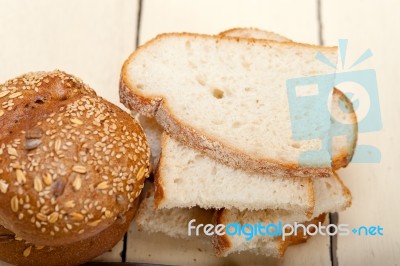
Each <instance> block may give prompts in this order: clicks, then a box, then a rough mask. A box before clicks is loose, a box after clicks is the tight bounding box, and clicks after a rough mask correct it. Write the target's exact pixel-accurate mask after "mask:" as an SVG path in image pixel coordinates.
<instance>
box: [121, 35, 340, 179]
mask: <svg viewBox="0 0 400 266" xmlns="http://www.w3.org/2000/svg"><path fill="white" fill-rule="evenodd" d="M170 36H189V37H192V38H206V39H212V40H214V41H215V42H219V41H230V40H235V41H237V42H244V43H249V44H251V43H260V44H262V45H265V46H267V45H272V44H274V43H277V42H275V41H270V40H260V39H257V40H256V39H246V38H236V37H221V36H210V35H201V34H192V33H169V34H161V35H158V36H157V37H156V38H154V39H153V40H151V41H149V42H147V43H146V44H145V45H143V46H141V47H139V48H138V49H137V50H136V51H135V52H134V53H132V54H131V55H130V56H129V58H128V59H127V60H126V61H125V63H124V65H123V67H122V72H121V80H120V100H121V102H122V103H123V104H124V105H125V106H126V107H127V108H129V109H131V110H134V111H138V112H140V113H141V114H142V115H145V116H155V118H156V120H157V122H158V123H159V124H160V125H161V126H162V127H163V128H164V129H165V131H166V132H168V133H170V134H171V135H173V136H174V137H176V138H177V139H179V140H180V141H181V142H183V143H184V144H185V145H188V146H190V147H192V148H195V149H197V150H200V151H201V152H203V153H205V154H207V155H208V156H210V157H212V158H214V159H216V160H218V161H220V162H222V163H224V164H226V165H229V166H231V167H234V168H243V169H247V170H248V171H252V172H258V173H263V174H271V173H279V174H282V175H285V176H288V177H295V176H299V177H304V176H314V177H328V176H330V175H331V174H332V169H331V168H304V167H301V166H300V165H299V164H294V163H287V162H281V161H277V160H274V159H273V158H261V157H258V158H255V157H254V156H252V155H249V154H246V153H243V152H241V151H240V150H238V149H237V148H236V147H233V146H231V145H229V144H227V143H226V142H225V141H224V140H222V139H217V138H215V137H211V136H209V135H207V134H206V133H204V132H203V131H202V130H200V129H194V128H192V127H190V126H189V125H187V124H185V123H184V122H183V121H181V120H179V119H178V118H177V117H175V116H174V115H173V113H172V112H171V108H170V107H169V106H168V102H167V101H166V100H165V99H163V98H162V97H160V96H153V97H147V96H145V95H143V93H142V92H141V90H140V88H138V87H136V85H134V84H132V83H131V82H130V80H129V78H128V65H129V62H130V61H131V60H133V59H134V58H135V56H136V55H137V54H138V53H140V52H141V51H142V50H143V49H146V47H147V46H150V45H151V44H152V43H153V42H156V41H158V40H160V39H162V38H167V37H170ZM280 45H286V46H290V47H296V46H300V47H310V48H311V47H314V46H313V45H308V44H299V43H294V42H292V43H290V42H287V43H281V44H280ZM318 48H319V49H320V50H324V51H331V50H332V49H336V48H333V47H331V48H330V47H318Z"/></svg>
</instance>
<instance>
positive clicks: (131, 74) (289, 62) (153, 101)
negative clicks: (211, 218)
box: [120, 33, 347, 177]
mask: <svg viewBox="0 0 400 266" xmlns="http://www.w3.org/2000/svg"><path fill="white" fill-rule="evenodd" d="M317 52H322V53H324V54H325V55H326V56H327V57H328V58H329V59H330V60H331V61H333V62H336V48H327V47H319V46H311V45H304V44H298V43H278V42H273V41H265V40H255V39H245V38H232V37H217V36H208V35H198V34H188V33H185V34H163V35H160V36H158V37H157V38H155V39H154V40H152V41H150V42H148V43H147V44H146V45H144V46H142V47H140V48H139V49H138V50H136V51H135V52H134V53H133V54H132V55H131V56H130V57H129V59H128V60H127V61H126V62H125V64H124V66H123V69H122V76H121V86H120V97H121V101H122V102H123V103H124V104H125V105H126V106H127V107H128V108H130V109H134V110H136V111H139V112H140V113H141V114H144V115H147V116H155V118H156V120H157V121H158V123H159V124H160V125H161V126H162V127H163V128H164V129H165V130H166V131H167V132H169V133H170V134H171V135H173V136H174V137H175V138H177V139H179V140H180V141H182V142H184V143H185V144H186V145H189V146H191V147H192V148H196V149H198V150H200V151H202V152H205V153H207V154H208V155H209V156H211V157H213V158H215V159H217V160H219V161H221V162H223V163H225V164H228V165H230V166H232V167H236V168H237V167H240V168H243V169H247V170H249V171H258V172H260V173H278V174H280V175H284V176H287V177H291V176H309V175H313V176H329V175H330V174H331V168H330V167H322V168H318V165H317V164H318V163H320V162H319V161H314V163H315V167H307V168H306V167H301V165H299V161H298V159H299V156H300V154H301V153H302V152H304V151H310V150H319V149H320V148H321V142H320V140H319V139H314V140H307V141H295V140H293V139H292V132H291V125H290V124H291V122H290V115H289V106H288V99H287V90H286V81H287V80H288V79H290V78H295V77H305V76H313V75H322V74H327V73H331V72H332V71H331V69H329V67H327V66H325V65H323V64H321V63H320V62H318V61H317V60H315V59H314V56H315V54H316V53H317ZM194 103H195V104H194ZM300 117H301V116H300ZM326 119H327V120H328V119H329V115H328V116H327V117H326ZM329 130H330V129H329V127H322V128H321V129H320V130H318V132H319V133H320V135H321V137H322V136H326V135H327V134H329ZM340 156H345V157H346V156H347V155H346V154H345V155H343V154H341V155H340ZM337 159H338V158H333V161H336V160H337ZM319 166H320V165H319Z"/></svg>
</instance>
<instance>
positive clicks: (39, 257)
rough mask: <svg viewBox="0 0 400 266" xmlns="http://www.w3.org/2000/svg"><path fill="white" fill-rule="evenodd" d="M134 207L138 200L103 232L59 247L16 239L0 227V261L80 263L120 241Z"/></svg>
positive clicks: (57, 263) (130, 219) (53, 263)
mask: <svg viewBox="0 0 400 266" xmlns="http://www.w3.org/2000/svg"><path fill="white" fill-rule="evenodd" d="M137 209H138V200H135V202H134V204H133V206H132V208H131V209H130V210H129V211H128V212H126V214H125V216H124V217H120V218H119V219H118V220H117V221H115V222H114V223H113V224H112V225H111V226H110V227H108V228H106V229H105V230H104V231H102V232H100V233H99V234H97V235H95V236H93V237H90V238H88V239H85V240H81V241H78V242H75V243H72V244H68V245H64V246H58V247H37V246H34V245H32V244H30V243H26V242H25V241H24V240H15V234H14V233H12V232H11V231H8V230H7V229H5V228H4V227H1V226H0V260H2V261H5V262H8V263H11V264H15V265H49V266H53V265H80V264H83V263H85V262H88V261H90V260H91V259H93V258H95V257H97V256H99V255H101V254H103V253H104V252H107V251H108V250H110V249H112V248H113V247H114V246H115V245H116V244H117V243H118V241H119V240H121V238H122V237H123V235H124V234H125V232H126V231H127V230H128V228H129V225H130V223H131V221H132V219H133V218H134V215H135V213H136V211H137ZM2 237H3V241H2V240H1V239H2ZM6 238H8V240H6ZM28 249H29V250H30V252H29V255H27V254H28ZM24 254H25V255H27V256H24Z"/></svg>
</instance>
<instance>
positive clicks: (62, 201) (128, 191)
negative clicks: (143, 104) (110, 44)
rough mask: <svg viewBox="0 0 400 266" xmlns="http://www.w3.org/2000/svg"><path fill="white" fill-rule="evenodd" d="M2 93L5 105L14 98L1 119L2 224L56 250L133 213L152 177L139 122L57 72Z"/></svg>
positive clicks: (19, 81)
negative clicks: (5, 129)
mask: <svg viewBox="0 0 400 266" xmlns="http://www.w3.org/2000/svg"><path fill="white" fill-rule="evenodd" d="M0 88H1V89H0V91H3V92H4V91H10V92H9V93H8V95H6V96H4V97H2V98H1V99H0V100H1V101H2V102H3V103H7V102H9V101H10V100H13V105H12V106H11V107H12V108H7V109H6V110H5V112H4V114H3V115H2V116H1V117H0V124H2V125H5V126H6V127H7V131H3V130H2V131H1V138H0V153H1V154H2V156H1V157H0V166H1V170H0V188H1V191H0V206H1V207H0V224H2V225H3V226H4V227H6V228H7V229H9V230H10V231H12V232H14V233H16V234H17V235H18V236H19V237H22V238H23V239H25V240H27V241H29V242H31V243H34V244H37V245H49V246H57V245H65V244H68V243H72V242H76V241H79V240H83V239H86V238H88V237H91V236H94V235H96V234H98V233H99V232H101V231H103V230H104V229H106V228H107V227H109V226H110V225H111V224H113V223H114V221H115V220H116V219H117V218H118V217H119V216H121V215H124V213H126V212H127V211H128V209H129V208H130V207H131V205H132V203H133V201H134V200H135V199H136V197H137V196H138V195H139V193H140V191H141V189H142V187H143V182H144V179H145V177H147V176H148V173H149V171H148V167H149V160H150V158H149V157H150V156H149V154H150V151H149V147H148V145H147V141H146V137H145V135H144V133H143V130H142V128H141V127H140V125H139V124H138V123H137V122H135V121H134V120H133V119H131V117H130V116H129V115H128V114H127V113H125V112H123V111H122V110H121V109H119V108H118V107H116V106H114V105H112V104H110V103H108V102H107V101H105V100H103V99H102V98H100V97H98V96H96V94H95V93H94V91H92V90H91V89H89V88H88V87H87V86H86V85H85V84H83V83H82V82H81V81H80V80H78V79H76V78H74V77H72V76H70V75H68V74H65V73H63V72H60V71H54V72H49V73H45V72H40V73H29V74H26V75H24V76H21V77H18V78H16V79H13V80H11V81H8V82H6V83H5V84H3V85H0ZM15 93H17V94H16V95H19V96H18V97H16V98H11V99H10V97H11V96H12V95H15ZM3 94H4V93H3ZM15 99H17V100H15ZM2 106H3V109H0V110H4V104H3V105H2ZM31 107H32V108H33V109H31ZM21 110H23V111H21Z"/></svg>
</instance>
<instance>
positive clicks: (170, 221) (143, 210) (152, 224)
mask: <svg viewBox="0 0 400 266" xmlns="http://www.w3.org/2000/svg"><path fill="white" fill-rule="evenodd" d="M147 188H148V189H147V191H146V193H145V197H144V198H143V200H142V202H141V203H140V207H139V210H138V212H137V214H136V216H135V222H136V224H137V226H138V229H139V230H140V231H146V232H148V233H158V232H160V233H164V234H166V235H168V236H170V237H172V238H179V239H185V240H193V241H202V242H208V243H210V245H211V242H212V238H211V237H209V236H206V235H204V234H201V235H200V236H199V237H197V236H194V235H192V236H189V235H188V223H189V221H191V220H192V219H196V222H195V223H193V225H195V226H196V225H198V224H204V225H205V224H212V223H213V214H214V213H215V211H214V210H204V209H200V208H198V207H194V208H190V209H189V208H173V209H156V208H155V204H154V188H153V186H152V185H151V184H149V186H148V187H147ZM219 212H221V211H219ZM282 215H287V216H288V215H289V214H288V212H282ZM214 216H216V215H214ZM324 216H325V215H321V216H320V217H317V218H314V219H312V220H310V221H308V222H305V223H304V224H306V225H307V224H309V223H314V224H318V222H323V218H324ZM218 217H219V216H218ZM283 217H284V216H283ZM294 217H295V216H293V217H292V218H294ZM308 237H309V235H306V236H302V235H301V232H300V234H298V235H297V236H290V237H287V238H286V239H285V240H284V241H283V240H282V238H274V237H266V238H265V239H264V241H263V243H262V245H259V246H256V247H255V248H253V249H251V250H249V251H250V252H252V253H256V254H260V255H264V256H272V257H281V256H283V254H284V252H285V250H286V248H287V247H288V246H290V245H295V244H300V243H304V242H305V241H306V240H307V238H308ZM217 247H221V245H217ZM215 252H216V254H219V255H221V254H220V251H219V250H218V249H215Z"/></svg>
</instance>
